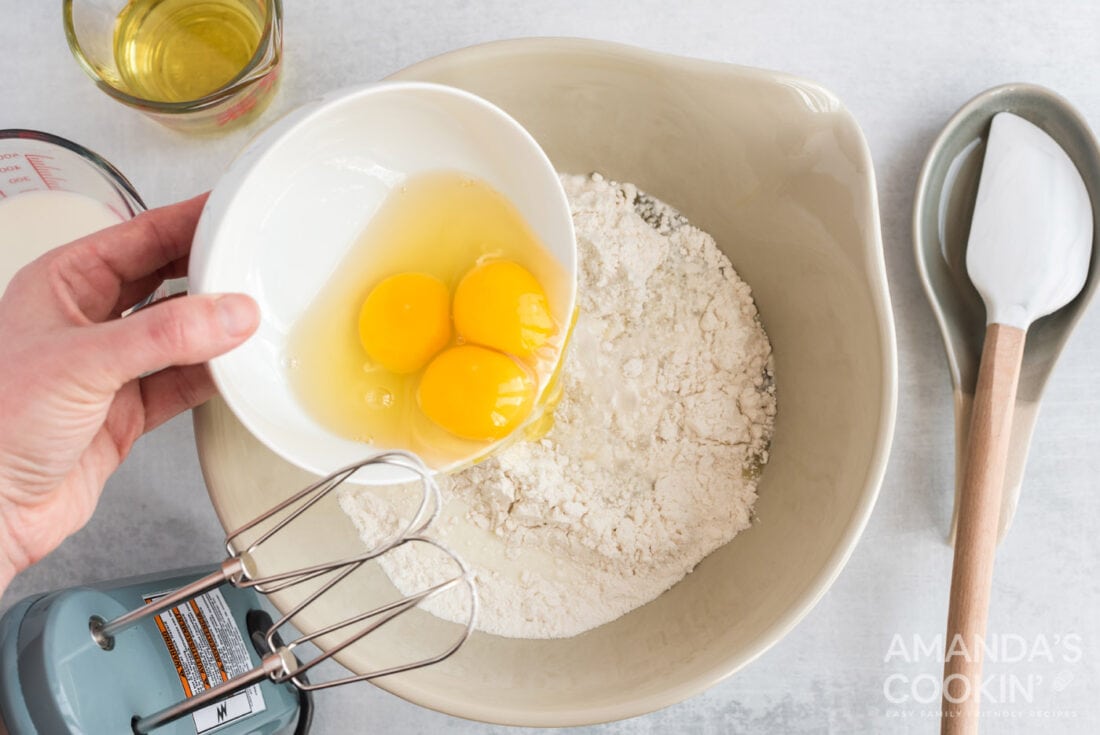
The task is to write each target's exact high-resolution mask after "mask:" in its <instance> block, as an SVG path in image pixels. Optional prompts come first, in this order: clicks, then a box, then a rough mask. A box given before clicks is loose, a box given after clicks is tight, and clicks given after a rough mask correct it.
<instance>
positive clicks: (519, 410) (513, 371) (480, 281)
mask: <svg viewBox="0 0 1100 735" xmlns="http://www.w3.org/2000/svg"><path fill="white" fill-rule="evenodd" d="M568 286H569V283H568V281H567V275H566V273H565V272H564V270H563V269H562V268H561V265H560V264H559V263H558V262H557V261H556V260H555V259H554V257H553V256H552V255H550V253H549V252H548V251H547V250H546V249H545V247H544V246H543V245H542V243H541V242H539V240H538V238H537V237H536V236H535V234H534V233H533V232H532V231H531V229H530V228H529V227H528V226H527V223H526V222H525V221H524V220H523V218H522V217H521V216H520V214H519V212H518V211H516V209H515V207H514V206H513V205H512V204H511V203H510V202H509V201H508V200H507V199H506V198H505V197H503V196H502V195H501V194H499V193H498V192H496V191H495V190H494V189H492V188H491V187H490V186H489V185H488V184H486V183H485V182H482V181H479V180H476V179H471V178H469V177H467V176H465V175H462V174H459V173H454V172H435V173H430V174H422V175H419V176H416V177H412V178H410V179H408V180H407V181H406V182H405V184H404V185H403V186H402V187H400V189H397V190H395V191H394V192H393V193H392V194H391V195H390V197H389V198H388V199H387V200H386V201H385V202H384V203H383V205H382V207H381V208H380V209H379V211H378V212H377V213H376V214H375V216H374V217H373V218H372V220H371V223H370V225H369V226H368V227H367V229H366V230H365V231H364V233H363V235H362V236H361V237H360V239H359V240H358V241H357V242H356V244H355V245H354V246H353V247H352V249H351V251H350V252H349V254H348V256H347V258H346V259H345V260H344V262H342V263H341V264H340V265H339V266H338V267H337V269H336V271H335V273H334V275H333V276H332V278H331V280H330V281H329V283H328V284H326V286H325V288H324V289H323V290H322V291H321V293H320V294H318V297H317V298H316V300H315V301H314V302H313V303H312V304H310V306H309V307H308V308H307V309H306V312H305V313H304V314H303V315H302V317H301V318H300V319H299V320H298V321H297V322H296V323H295V324H294V325H293V327H292V330H291V334H290V339H289V349H288V355H287V360H286V364H287V365H288V370H287V373H288V378H289V380H290V382H291V385H292V386H293V388H294V390H295V393H296V395H297V396H298V398H299V400H300V401H301V402H302V405H303V406H304V408H305V409H306V411H307V412H308V413H309V414H310V415H311V416H312V417H313V418H314V419H315V420H316V421H317V422H318V423H320V424H321V425H322V426H324V427H326V428H327V429H329V430H330V431H332V432H334V433H336V434H338V435H341V436H344V437H346V438H350V439H354V440H356V441H362V442H364V443H366V444H371V445H374V446H376V447H378V448H386V449H393V448H400V449H408V450H410V451H413V452H416V453H417V454H419V455H421V456H422V457H423V458H424V459H425V461H427V462H428V463H429V464H430V465H432V466H436V467H440V466H448V465H454V464H456V463H459V464H460V463H462V462H464V461H467V460H473V459H476V458H477V457H479V456H481V455H483V454H484V452H485V450H486V448H487V447H488V446H489V443H490V442H492V441H494V440H498V439H502V438H504V437H506V436H508V435H509V434H511V433H512V432H513V431H515V430H516V429H517V428H519V427H522V426H524V425H525V422H528V421H529V420H531V421H534V419H535V417H534V416H533V415H532V414H533V412H534V411H535V409H537V408H539V407H540V406H541V405H542V404H543V402H544V399H545V398H546V397H548V396H552V395H553V390H552V386H551V383H552V382H553V381H552V377H553V375H554V373H555V368H556V367H557V366H558V364H559V360H560V356H561V350H562V347H563V344H564V342H565V336H566V335H565V334H563V332H564V331H565V330H563V329H562V326H561V325H560V324H558V323H557V321H556V320H555V319H554V316H553V315H554V313H555V311H554V309H553V306H554V304H555V303H560V302H556V301H555V299H561V298H565V297H566V294H567V293H568Z"/></svg>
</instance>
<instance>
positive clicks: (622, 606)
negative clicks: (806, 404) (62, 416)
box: [341, 174, 775, 638]
mask: <svg viewBox="0 0 1100 735" xmlns="http://www.w3.org/2000/svg"><path fill="white" fill-rule="evenodd" d="M562 182H563V184H564V186H565V190H566V193H567V195H568V197H569V201H570V204H571V207H572V212H573V221H574V225H575V227H576V232H577V246H578V267H579V269H580V273H579V280H578V301H577V303H578V307H579V309H580V314H579V317H578V319H577V324H576V327H575V328H574V332H573V337H572V340H571V343H570V345H569V348H568V352H567V355H566V358H565V365H564V370H563V374H562V388H563V395H562V400H561V403H560V404H559V405H558V407H557V410H556V412H555V415H554V419H555V424H554V428H553V429H552V430H551V431H550V432H549V433H548V434H547V435H546V437H545V438H543V439H541V440H539V441H536V442H528V443H519V444H515V445H513V446H511V447H509V448H507V449H506V450H504V451H503V452H501V453H500V454H498V455H496V456H495V457H493V458H491V459H489V460H486V461H485V462H483V463H481V464H479V465H477V466H475V467H472V468H470V469H467V470H465V471H462V472H460V473H457V474H456V475H454V476H452V477H450V478H445V481H444V483H443V491H444V495H445V497H446V507H445V512H444V514H443V518H442V519H441V522H440V523H439V524H438V525H437V527H436V529H435V534H436V535H437V537H439V538H440V539H441V540H442V541H444V542H445V543H448V544H449V545H451V546H452V548H454V549H455V550H456V551H458V552H459V554H460V555H462V556H463V557H464V558H465V559H466V561H467V562H468V563H469V564H470V566H471V567H472V568H473V569H474V570H475V571H476V574H477V579H478V589H479V595H480V598H481V612H480V615H479V620H478V628H480V629H481V630H484V631H486V632H489V633H495V634H498V635H503V636H509V637H520V638H556V637H568V636H572V635H576V634H578V633H581V632H584V631H586V630H589V629H591V628H594V627H596V626H599V625H602V624H604V623H607V622H609V621H611V620H614V619H615V618H617V617H619V616H621V615H623V614H625V613H627V612H629V611H630V610H633V609H634V608H636V607H639V606H640V605H643V604H645V603H647V602H649V601H650V600H653V599H654V598H655V597H657V596H658V595H660V594H661V593H662V592H664V591H665V590H666V589H668V588H669V587H671V586H672V585H673V584H675V583H676V582H677V581H679V580H680V579H682V578H683V577H684V575H686V574H688V573H689V572H691V570H692V569H693V568H694V567H695V565H697V564H698V563H699V562H700V561H701V560H702V559H703V558H704V557H706V556H707V555H708V554H709V553H711V552H712V551H714V550H715V549H716V548H718V547H720V546H722V545H723V544H725V543H726V542H728V541H729V540H730V539H732V538H733V537H734V536H735V535H736V534H737V533H738V532H740V531H742V530H744V529H746V528H748V527H749V524H750V520H751V513H752V506H753V503H754V501H755V500H756V484H757V478H758V476H759V472H760V469H761V467H762V466H763V465H764V463H766V462H767V457H768V449H767V448H768V443H769V441H770V439H771V434H772V428H773V424H774V418H775V393H774V388H773V385H772V377H771V345H770V344H769V342H768V338H767V335H766V334H765V333H764V330H763V328H762V327H761V325H760V321H759V318H758V315H757V311H756V306H755V305H754V303H753V300H752V293H751V291H750V289H749V287H748V286H747V285H746V284H745V283H744V282H743V281H742V280H741V279H740V277H738V275H737V273H736V272H735V271H734V269H733V267H732V265H731V264H730V261H729V259H728V258H727V257H726V256H725V255H724V254H722V252H721V251H719V250H718V248H717V246H716V245H715V242H714V239H713V238H712V237H711V236H710V235H708V234H706V233H705V232H702V231H700V230H699V229H697V228H695V227H693V226H691V225H690V224H689V223H688V222H687V220H686V219H685V218H684V217H683V216H682V215H680V214H679V213H678V212H677V211H675V210H674V209H672V208H671V207H669V206H668V205H667V204H664V203H663V202H660V201H658V200H656V199H654V198H652V197H649V196H647V195H645V194H644V193H642V192H640V191H638V189H637V188H635V187H634V186H633V185H631V184H619V183H615V182H612V181H608V180H605V179H604V178H602V177H601V176H599V175H598V174H594V175H592V176H587V177H586V176H568V175H567V176H563V177H562ZM372 493H373V491H371V490H363V489H356V490H348V491H345V492H344V493H343V495H342V497H341V505H342V507H343V508H344V510H345V511H346V512H347V513H348V515H350V516H351V517H352V519H353V520H354V521H355V522H356V525H357V527H358V528H359V530H360V533H361V535H362V536H363V538H364V541H366V542H367V543H371V542H372V541H373V540H376V539H377V535H376V534H377V533H378V530H377V529H378V528H379V523H378V520H379V514H382V513H389V512H391V511H387V510H384V509H379V507H378V504H377V502H375V501H368V500H366V499H365V498H364V497H363V496H364V495H367V494H372ZM385 525H386V526H387V527H391V528H392V527H393V523H392V522H388V523H386V524H385ZM381 564H382V566H383V568H384V569H385V571H386V573H387V574H389V576H390V578H391V579H393V580H394V582H395V584H396V585H397V586H398V587H399V588H400V589H402V590H403V591H406V592H408V591H412V590H413V589H416V588H417V585H418V584H424V583H426V582H428V581H429V580H431V579H433V578H435V576H436V573H437V570H433V569H432V568H431V567H432V564H433V561H432V560H430V559H428V558H426V557H424V556H423V555H421V554H419V553H418V552H417V551H416V550H415V549H410V548H402V549H399V550H397V551H395V552H393V553H391V554H388V555H387V556H386V557H384V558H383V559H382V560H381ZM466 604H467V603H466V601H465V600H464V599H460V598H455V599H448V598H446V597H441V598H438V599H436V600H433V601H431V602H430V603H429V604H428V605H427V606H426V607H427V608H428V609H429V610H430V611H431V612H433V613H434V614H436V615H438V616H440V617H443V618H447V619H451V620H462V619H464V618H465V615H466Z"/></svg>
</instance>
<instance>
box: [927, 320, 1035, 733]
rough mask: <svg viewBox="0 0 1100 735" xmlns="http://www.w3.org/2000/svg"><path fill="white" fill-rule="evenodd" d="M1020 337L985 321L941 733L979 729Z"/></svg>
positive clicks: (963, 500)
mask: <svg viewBox="0 0 1100 735" xmlns="http://www.w3.org/2000/svg"><path fill="white" fill-rule="evenodd" d="M1026 335H1027V333H1026V332H1025V331H1024V330H1022V329H1019V328H1017V327H1008V326H1005V325H1003V324H990V325H989V327H988V328H987V329H986V333H985V345H984V346H983V348H982V363H981V367H980V368H979V370H978V386H977V389H976V390H975V392H974V410H973V413H972V415H971V418H970V439H969V442H968V443H967V450H966V470H965V472H964V474H963V487H962V495H961V497H960V501H959V528H958V533H957V535H956V537H955V566H954V570H953V571H952V573H951V606H950V608H949V610H948V613H947V638H946V640H945V642H944V643H945V646H946V653H947V656H948V657H947V659H946V662H945V663H944V667H943V677H944V683H943V687H944V688H943V721H942V727H941V732H942V733H943V735H972V734H973V733H976V732H978V714H979V707H980V705H979V698H978V696H979V691H980V689H981V680H982V650H983V647H982V641H983V640H984V638H985V624H986V617H987V616H988V614H989V593H990V588H991V586H992V583H993V555H994V552H995V551H996V549H997V522H998V519H999V518H1000V513H1001V489H1002V486H1003V485H1004V476H1005V464H1006V462H1007V459H1008V440H1009V436H1010V433H1011V430H1012V409H1013V406H1014V405H1015V403H1016V384H1017V382H1018V381H1019V378H1020V363H1021V361H1022V360H1023V356H1024V339H1025V337H1026Z"/></svg>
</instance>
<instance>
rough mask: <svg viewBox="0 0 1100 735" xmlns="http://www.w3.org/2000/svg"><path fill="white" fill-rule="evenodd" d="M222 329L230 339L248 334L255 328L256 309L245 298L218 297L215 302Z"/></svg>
mask: <svg viewBox="0 0 1100 735" xmlns="http://www.w3.org/2000/svg"><path fill="white" fill-rule="evenodd" d="M215 307H216V308H217V311H218V319H219V320H220V321H221V323H222V329H224V330H225V333H226V334H228V335H229V336H231V337H240V336H242V335H245V334H249V333H251V332H252V330H253V329H255V328H256V321H257V317H256V307H255V306H254V305H253V303H252V300H251V299H249V298H247V297H245V296H238V295H228V296H219V297H218V300H217V301H216V302H215Z"/></svg>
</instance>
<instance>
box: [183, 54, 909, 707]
mask: <svg viewBox="0 0 1100 735" xmlns="http://www.w3.org/2000/svg"><path fill="white" fill-rule="evenodd" d="M397 78H400V79H403V80H424V81H433V82H440V83H444V84H450V85H454V86H457V87H462V88H464V89H467V90H470V91H472V92H474V93H476V94H478V95H480V96H482V97H485V98H486V99H489V100H491V101H493V102H494V103H495V104H497V105H500V107H501V108H502V109H504V110H507V111H508V113H509V114H511V115H513V116H515V118H516V119H517V120H519V121H520V122H521V123H522V124H523V125H524V126H525V127H526V128H527V129H528V130H530V131H531V133H532V134H533V135H534V136H535V138H536V139H537V140H538V141H539V143H540V145H542V146H543V148H544V150H546V152H547V154H548V155H549V156H550V158H551V160H552V161H553V162H554V164H555V165H556V166H557V167H558V169H559V170H563V171H572V172H586V171H594V170H598V171H602V172H603V173H604V174H606V175H608V176H610V177H613V178H616V179H619V180H622V181H631V182H634V183H636V184H638V185H639V186H641V187H642V188H644V189H646V190H647V191H649V192H651V193H652V194H654V195H655V196H657V197H660V198H662V199H664V200H666V201H668V202H669V203H671V204H673V205H674V206H676V207H678V208H679V209H680V210H681V211H682V212H683V213H684V214H685V215H687V217H688V218H689V219H690V220H691V221H692V222H694V223H695V224H697V225H699V226H700V227H702V228H703V229H705V230H707V231H708V232H710V233H712V234H713V235H714V236H715V238H716V239H717V242H718V245H719V246H720V247H721V248H722V249H723V250H724V251H725V252H726V253H727V254H728V255H729V256H730V258H731V259H732V261H733V264H734V266H735V267H736V268H737V270H738V271H739V272H740V273H741V275H742V276H743V277H744V279H745V281H747V282H748V284H749V285H750V286H751V287H752V289H753V293H754V294H755V296H756V302H757V305H758V306H759V308H760V314H761V317H762V319H763V322H764V326H765V328H766V329H767V331H768V334H769V335H770V337H771V341H772V346H773V348H774V354H775V370H776V373H775V376H776V391H777V398H778V416H777V419H776V428H775V438H774V441H773V443H772V451H771V461H770V462H769V463H768V465H767V467H766V468H765V470H764V473H763V476H762V478H761V482H760V486H759V490H760V499H759V501H758V502H757V504H756V514H757V517H758V521H757V522H756V523H755V524H754V525H753V527H752V528H751V529H749V530H747V531H745V532H744V533H741V534H740V535H738V536H737V538H735V539H734V540H733V541H732V542H730V543H729V544H727V545H726V546H724V547H722V548H721V549H718V550H717V551H715V552H714V553H713V554H711V555H710V556H709V557H707V558H706V559H705V560H703V562H702V563H701V564H700V565H699V566H698V567H697V568H696V570H695V571H694V572H692V573H691V574H690V575H688V576H687V577H686V578H685V579H684V580H683V581H682V582H680V583H679V584H677V585H676V586H675V587H673V588H672V589H670V590H669V591H667V592H665V593H664V594H663V595H661V596H660V597H659V598H657V599H656V600H654V601H653V602H651V603H650V604H648V605H645V606H644V607H641V608H639V609H637V610H635V611H634V612H632V613H630V614H628V615H625V616H623V617H622V618H619V619H618V620H616V621H614V622H612V623H609V624H607V625H604V626H601V627H599V628H596V629H595V630H592V631H590V632H588V633H585V634H583V635H580V636H576V637H574V638H568V639H564V640H540V641H524V640H511V639H505V638H499V637H496V636H491V635H484V634H476V635H474V636H473V638H471V639H470V641H469V642H468V643H467V644H466V646H465V647H464V648H463V649H462V650H461V651H459V653H458V654H457V655H455V656H454V657H453V658H451V659H449V660H447V661H446V662H444V663H442V664H439V665H437V666H433V667H429V668H425V669H421V670H419V671H416V672H411V673H408V674H402V675H400V676H396V677H392V678H388V679H380V680H378V681H377V683H378V685H379V686H382V687H385V688H386V689H388V690H389V691H391V692H394V693H396V694H398V695H400V696H402V697H404V698H406V699H408V700H410V701H412V702H416V703H417V704H421V705H424V706H427V707H432V708H434V709H437V710H440V711H442V712H447V713H450V714H454V715H459V716H462V717H469V718H473V719H478V720H485V721H489V722H498V723H506V724H516V725H539V726H566V725H581V724H587V723H595V722H602V721H607V720H614V719H619V718H625V717H633V716H635V715H639V714H642V713H644V712H648V711H650V710H654V709H657V708H659V707H663V706H666V705H669V704H671V703H673V702H677V701H679V700H681V699H684V698H686V697H689V696H691V695H693V694H696V693H698V692H700V691H702V690H703V689H705V688H706V687H708V686H711V685H712V684H714V683H716V682H717V681H719V680H721V679H722V678H724V677H726V676H729V675H730V674H732V673H733V672H735V671H737V670H738V669H740V668H741V667H743V666H745V665H746V664H747V663H748V662H750V661H752V660H753V659H754V658H756V657H757V656H759V655H760V654H761V653H763V652H764V651H765V650H767V649H768V648H769V647H770V646H772V645H773V644H774V643H775V642H776V641H778V640H779V639H780V638H782V637H783V635H785V634H786V633H787V632H788V631H790V630H791V628H792V627H793V626H794V625H795V624H796V623H797V622H798V621H799V620H800V619H802V617H803V616H804V615H806V613H807V612H808V611H809V610H810V609H811V608H812V607H813V606H814V604H815V603H816V602H817V601H818V599H820V597H821V596H822V595H823V594H824V593H825V590H826V589H828V587H829V585H830V584H831V583H832V582H833V580H834V579H835V578H836V576H837V575H838V574H839V573H840V570H841V568H842V567H843V566H844V563H845V561H846V560H847V559H848V556H849V555H850V554H851V552H852V549H853V548H854V546H855V544H856V541H857V539H858V538H859V535H860V532H861V531H862V530H863V527H864V524H865V523H866V522H867V519H868V517H869V516H870V513H871V509H872V508H873V506H874V502H875V497H876V496H877V494H878V488H879V483H880V482H881V480H882V476H883V472H884V471H885V469H886V461H887V457H888V454H889V448H890V440H891V437H892V434H893V428H894V411H895V399H896V386H897V375H896V355H895V347H894V326H893V319H892V316H891V311H890V300H889V296H888V293H887V287H886V273H885V269H884V266H883V256H882V242H881V239H880V232H879V220H878V208H877V203H876V198H875V182H874V175H873V172H872V169H871V158H870V155H869V153H868V150H867V146H866V143H865V142H864V139H863V135H862V134H861V133H860V130H859V127H858V126H857V125H856V122H855V120H854V119H853V118H852V116H851V114H850V113H849V112H848V111H847V110H845V109H844V107H843V105H841V104H840V102H839V101H838V100H837V99H836V97H834V96H833V95H832V94H830V93H829V92H828V91H827V90H825V89H822V88H821V87H819V86H818V85H816V84H813V83H811V82H806V81H804V80H800V79H796V78H793V77H790V76H787V75H785V74H776V73H773V72H767V71H761V70H758V69H747V68H744V67H738V66H730V65H728V64H718V63H711V62H705V61H696V60H691V59H682V58H675V57H670V56H664V55H660V54H654V53H650V52H647V51H642V50H639V49H633V48H628V47H624V46H618V45H614V44H607V43H600V42H595V41H576V40H548V39H537V40H522V41H509V42H503V43H496V44H490V45H486V46H478V47H474V48H470V49H466V50H463V51H457V52H455V53H451V54H447V55H445V56H442V57H439V58H436V59H432V60H429V61H426V62H424V63H421V64H418V65H416V66H414V67H412V68H410V69H407V70H405V71H403V72H401V73H400V74H398V75H397ZM195 430H196V438H197V441H198V446H199V452H200V457H201V459H202V465H203V469H204V472H205V475H206V479H207V482H208V485H209V488H210V496H211V498H212V499H213V502H214V506H215V508H216V510H217V512H218V515H219V517H220V518H221V520H222V523H223V524H225V525H226V526H227V527H232V526H236V525H238V524H239V523H241V522H242V521H244V520H246V519H248V518H250V517H251V516H253V515H255V514H256V513H258V512H259V511H260V510H262V509H263V508H265V507H267V506H268V505H270V504H271V503H272V502H274V501H275V500H277V499H278V498H280V497H282V496H285V495H286V494H288V493H289V492H291V491H292V490H294V489H297V488H298V487H300V486H302V485H304V484H305V483H306V482H308V481H309V480H310V479H311V478H310V477H309V476H308V475H305V474H304V473H300V472H296V471H295V470H294V468H293V467H291V466H289V465H287V464H286V463H284V462H280V461H279V459H278V458H277V457H274V456H273V455H272V454H271V453H270V452H269V451H267V450H266V449H265V448H264V447H263V445H261V444H259V443H258V442H257V441H256V440H255V439H253V438H252V437H250V436H249V435H248V432H247V431H245V430H244V429H243V428H242V427H241V426H240V424H239V423H238V422H237V421H236V420H235V419H234V418H233V415H232V413H230V412H229V411H228V410H226V408H225V406H224V404H222V403H220V402H212V403H210V404H208V405H207V406H205V407H203V408H202V409H201V410H200V411H197V412H196V414H195ZM323 512H325V513H331V516H326V517H325V518H324V519H323V522H321V523H317V524H315V525H310V526H309V527H307V528H303V529H301V530H300V533H299V535H298V537H297V541H298V542H299V543H298V544H295V545H288V546H286V547H284V548H282V549H280V550H279V553H280V556H281V557H282V558H281V560H279V561H281V562H282V563H290V562H291V561H293V560H294V559H295V558H296V555H297V554H299V553H300V552H301V549H303V548H308V549H310V550H312V551H313V552H315V553H317V554H332V555H341V554H347V553H349V552H350V550H352V549H355V548H358V546H359V541H358V538H357V536H356V534H355V530H354V528H352V527H351V524H350V523H349V522H347V520H346V519H344V518H342V517H341V516H340V511H339V508H338V507H336V505H335V503H333V504H331V506H330V507H329V508H326V509H324V510H323ZM273 563H274V562H273ZM391 590H392V588H391V586H390V585H389V583H388V581H387V580H386V579H385V578H384V577H382V576H379V577H375V578H374V579H373V580H371V581H370V583H369V584H364V586H363V587H361V588H359V589H358V590H355V591H354V592H347V593H337V594H333V595H332V596H331V597H328V598H326V599H325V600H324V602H323V603H322V604H321V605H319V606H318V607H317V608H316V609H311V610H310V611H309V614H308V615H305V616H303V618H301V619H300V622H301V624H302V626H303V627H305V628H307V629H312V628H314V627H316V626H317V625H318V623H319V622H320V621H322V620H325V619H332V616H335V615H341V614H345V615H346V614H348V613H349V612H351V611H353V610H356V609H361V606H362V605H363V604H364V599H365V598H373V599H380V598H381V596H382V595H385V594H387V593H388V592H389V591H391ZM300 595H301V593H300V592H299V593H294V594H288V595H284V596H278V597H276V598H275V602H276V604H278V605H281V606H284V607H285V605H287V604H288V603H289V602H291V601H293V599H295V598H296V597H300ZM357 606H358V607H357ZM453 629H454V626H453V625H452V624H449V623H442V622H440V621H438V620H436V619H434V618H432V617H431V616H429V615H427V614H426V613H419V612H418V613H417V614H416V615H410V616H405V617H402V618H401V619H400V620H399V621H396V622H395V623H394V624H393V627H392V628H390V627H389V626H387V629H386V630H385V632H384V634H383V636H382V637H380V638H378V639H377V640H376V641H375V645H376V648H374V649H367V648H363V649H359V648H356V649H352V650H349V651H347V652H346V653H345V654H342V655H341V656H340V659H339V660H340V661H341V662H342V663H343V664H345V665H346V666H348V667H349V668H351V669H353V670H356V671H366V670H369V669H370V668H371V667H372V666H373V665H376V664H377V663H378V661H379V659H380V658H385V657H386V655H387V654H390V655H391V657H392V658H398V657H400V655H401V654H402V653H404V652H405V650H406V647H407V645H408V642H409V641H410V640H413V639H419V640H423V639H428V638H431V637H433V636H440V637H442V636H443V635H444V634H446V633H447V632H448V631H450V632H452V633H453ZM746 675H747V676H751V672H749V673H748V674H746ZM791 676H792V681H797V679H798V672H797V671H793V672H791Z"/></svg>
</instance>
